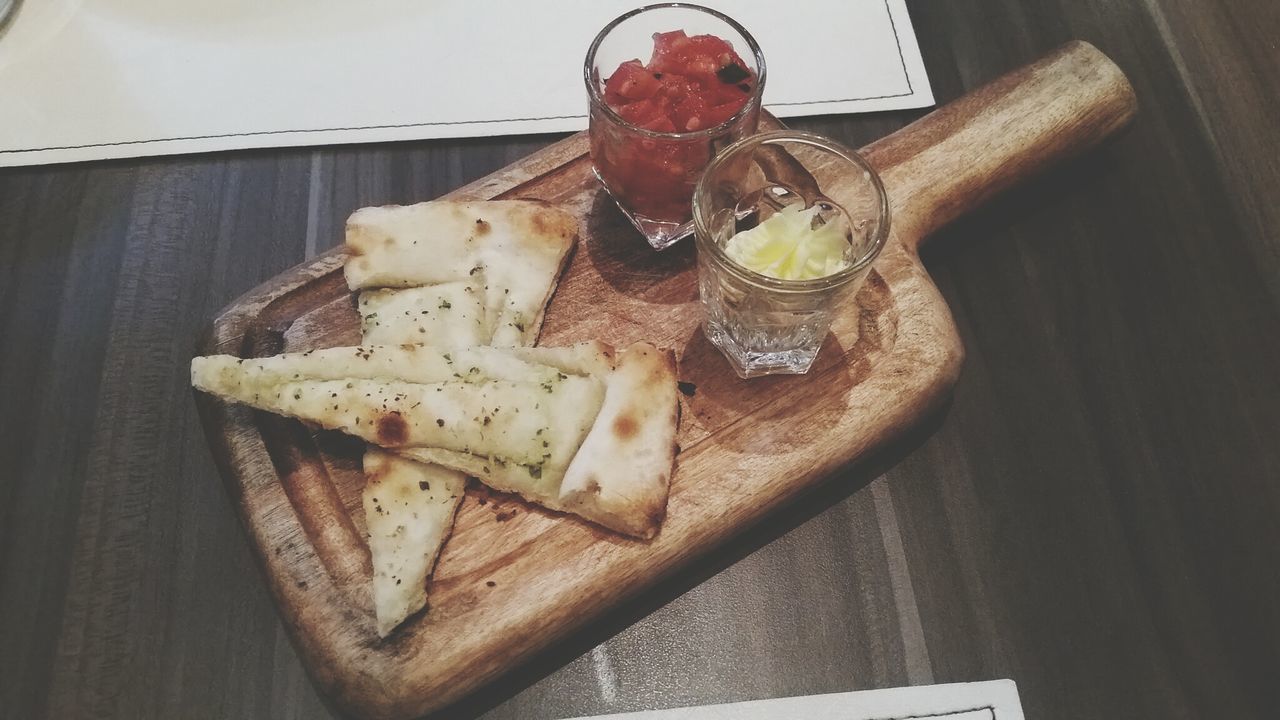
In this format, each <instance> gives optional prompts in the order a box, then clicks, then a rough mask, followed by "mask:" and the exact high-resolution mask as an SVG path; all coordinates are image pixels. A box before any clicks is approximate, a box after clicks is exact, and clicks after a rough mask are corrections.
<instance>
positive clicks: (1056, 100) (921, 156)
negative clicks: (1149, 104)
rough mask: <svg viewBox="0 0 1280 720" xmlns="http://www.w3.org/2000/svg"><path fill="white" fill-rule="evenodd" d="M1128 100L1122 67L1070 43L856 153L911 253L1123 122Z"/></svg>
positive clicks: (1128, 114)
mask: <svg viewBox="0 0 1280 720" xmlns="http://www.w3.org/2000/svg"><path fill="white" fill-rule="evenodd" d="M1137 109H1138V101H1137V97H1136V96H1135V95H1134V92H1133V87H1132V86H1131V85H1130V84H1129V80H1128V78H1126V77H1125V75H1124V72H1123V71H1121V70H1120V68H1119V67H1117V66H1116V64H1115V63H1114V62H1112V61H1111V59H1110V58H1108V57H1107V56H1106V55H1104V54H1103V53H1102V52H1101V51H1100V50H1098V49H1097V48H1096V47H1094V46H1093V45H1090V44H1089V43H1087V42H1082V41H1075V42H1071V43H1069V44H1067V45H1065V46H1063V47H1061V48H1059V49H1058V50H1056V51H1054V52H1053V53H1052V54H1050V55H1048V56H1046V57H1045V58H1043V59H1041V60H1039V61H1037V62H1035V63H1033V64H1031V65H1027V66H1026V67H1023V68H1021V69H1019V70H1015V71H1013V72H1011V73H1009V74H1007V75H1005V76H1003V77H1001V78H999V79H998V80H996V81H994V82H992V83H989V84H988V85H985V86H984V87H981V88H979V89H977V90H974V91H973V92H971V93H969V94H967V95H965V96H964V97H962V98H960V99H959V100H956V101H955V102H952V103H950V104H948V105H947V106H945V107H943V108H940V109H938V110H936V111H934V112H932V113H930V114H929V115H926V116H925V117H923V118H921V119H920V120H918V121H916V122H914V123H912V124H911V125H908V126H907V127H905V128H902V129H901V130H899V131H897V132H895V133H894V134H892V135H889V136H888V137H885V138H883V139H882V140H879V141H877V142H875V143H872V144H871V145H869V146H867V147H866V148H864V149H863V150H862V153H863V156H864V157H866V159H867V161H868V162H870V163H871V165H872V166H873V167H875V168H876V170H877V171H878V172H879V174H880V178H881V180H883V181H884V185H885V190H886V192H887V193H888V195H889V201H890V205H891V207H892V212H893V219H892V227H893V228H894V233H895V234H896V235H897V237H898V239H899V240H900V241H901V242H902V243H903V244H904V245H906V246H907V247H908V248H910V249H912V250H913V251H914V250H916V249H917V248H918V247H919V246H920V245H921V244H922V243H923V242H924V241H925V239H926V238H928V237H929V235H930V234H932V233H933V232H934V231H935V230H937V229H938V228H940V227H942V226H943V225H946V224H947V223H949V222H951V221H952V220H955V219H956V218H957V217H959V216H960V215H962V214H964V213H965V212H968V211H969V210H972V209H973V208H975V207H977V206H978V205H980V204H982V203H983V202H985V201H986V200H988V199H990V198H991V197H992V196H993V195H995V194H997V193H999V192H1000V191H1002V190H1004V189H1006V188H1008V187H1010V186H1011V185H1014V184H1015V183H1018V182H1020V181H1022V180H1024V179H1026V178H1027V177H1029V176H1031V175H1034V174H1035V173H1038V172H1040V171H1041V170H1044V169H1045V168H1047V167H1049V166H1050V165H1052V164H1054V163H1056V162H1058V161H1060V160H1063V159H1065V158H1068V157H1071V156H1073V155H1076V154H1078V153H1081V152H1083V151H1085V150H1087V149H1089V148H1091V147H1093V146H1095V145H1097V144H1099V143H1101V142H1102V141H1103V140H1105V139H1106V138H1107V137H1109V136H1110V135H1111V134H1113V133H1115V132H1116V131H1117V130H1119V129H1121V128H1123V127H1124V126H1125V125H1126V124H1128V122H1129V121H1130V120H1131V119H1132V118H1133V116H1134V114H1136V113H1137Z"/></svg>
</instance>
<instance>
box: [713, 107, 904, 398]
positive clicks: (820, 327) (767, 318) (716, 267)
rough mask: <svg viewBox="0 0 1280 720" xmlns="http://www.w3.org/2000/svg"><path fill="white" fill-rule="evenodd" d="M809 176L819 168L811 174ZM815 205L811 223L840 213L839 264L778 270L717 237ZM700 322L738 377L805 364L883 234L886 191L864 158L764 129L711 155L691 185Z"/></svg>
mask: <svg viewBox="0 0 1280 720" xmlns="http://www.w3.org/2000/svg"><path fill="white" fill-rule="evenodd" d="M816 178H821V180H818V179H816ZM791 205H798V206H799V207H800V208H813V207H815V206H816V207H817V208H818V210H817V211H816V212H815V214H816V215H817V218H818V219H815V220H814V222H815V223H821V224H826V223H839V224H840V229H841V230H842V231H843V234H844V237H845V240H846V242H847V247H845V248H844V256H843V258H842V260H843V262H844V267H843V268H842V269H841V270H839V271H837V272H835V273H834V274H832V275H828V276H826V277H821V278H817V279H812V280H782V279H778V278H776V277H770V276H768V275H763V274H761V273H759V272H755V271H754V270H751V269H749V268H747V267H745V266H743V265H741V264H739V263H738V262H735V261H734V260H733V259H732V258H731V257H730V256H729V255H728V254H727V253H726V251H725V245H726V244H727V243H728V242H729V239H730V238H731V237H733V236H734V235H735V234H736V233H738V232H741V231H744V230H748V229H750V228H752V227H755V226H756V225H758V224H759V223H762V222H764V221H766V220H768V219H769V218H770V217H771V216H772V215H774V214H775V213H778V212H781V211H782V209H783V208H786V207H788V206H791ZM693 222H694V237H695V242H696V244H697V249H698V293H699V296H700V298H701V301H702V305H703V310H704V317H703V325H702V327H703V332H704V333H706V336H707V338H708V339H709V340H710V341H711V342H712V343H713V344H714V345H716V346H717V347H718V348H720V351H721V352H722V353H724V356H725V357H726V358H727V359H728V360H729V364H730V365H732V366H733V369H734V371H735V372H736V373H737V374H738V376H739V377H743V378H750V377H756V376H760V375H774V374H803V373H805V372H808V370H809V368H810V366H812V365H813V361H814V359H816V358H817V356H818V351H819V349H820V348H821V347H822V343H823V341H824V340H825V338H826V335H827V332H828V331H829V329H830V327H831V320H832V317H833V315H834V313H835V312H836V311H838V309H839V308H840V305H841V303H842V302H844V301H845V300H846V299H850V298H852V296H853V294H854V293H855V292H856V291H857V289H858V288H859V287H860V286H861V285H862V283H863V281H864V280H865V279H866V277H867V275H868V274H869V273H870V271H871V265H872V263H873V262H874V261H875V259H876V256H877V255H879V253H880V249H881V248H882V247H884V244H885V240H886V238H887V237H888V235H889V200H888V197H887V196H886V195H885V191H884V186H883V185H882V184H881V182H880V178H879V176H878V175H876V172H875V170H874V169H872V167H871V166H870V165H868V164H867V163H866V161H865V160H863V159H862V158H861V157H860V156H859V155H858V154H857V153H856V152H854V151H853V150H850V149H849V148H847V147H845V146H843V145H841V144H839V143H837V142H834V141H832V140H829V139H827V138H824V137H821V136H819V135H814V134H812V133H805V132H793V131H788V130H783V131H778V132H770V133H764V134H761V135H755V136H752V137H749V138H745V139H743V140H740V141H738V142H737V143H734V144H733V145H732V146H730V147H729V148H727V149H726V150H725V151H724V152H723V153H721V154H720V155H719V156H717V157H716V158H715V160H714V161H712V163H711V164H710V165H709V166H708V167H707V169H706V172H704V173H703V175H702V179H701V180H700V181H699V182H698V185H697V188H696V189H695V190H694V194H693Z"/></svg>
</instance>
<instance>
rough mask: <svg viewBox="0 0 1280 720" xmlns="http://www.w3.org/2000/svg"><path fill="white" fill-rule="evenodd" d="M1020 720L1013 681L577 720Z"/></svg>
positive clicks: (801, 698) (761, 701)
mask: <svg viewBox="0 0 1280 720" xmlns="http://www.w3.org/2000/svg"><path fill="white" fill-rule="evenodd" d="M795 718H804V720H907V719H908V718H909V719H910V720H1023V719H1022V704H1021V702H1019V700H1018V687H1017V685H1015V684H1014V682H1013V681H1012V680H992V681H989V682H976V683H955V684H951V685H924V686H920V687H903V688H890V689H886V690H863V691H859V692H847V693H833V694H830V695H807V696H804V697H792V698H778V699H775V700H755V701H752V702H742V703H731V704H728V705H705V706H703V707H690V708H677V709H674V710H647V711H643V712H634V713H623V714H621V715H600V716H597V717H594V718H579V719H578V720H795Z"/></svg>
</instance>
